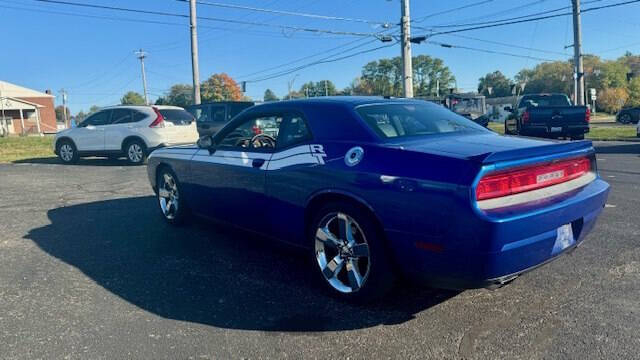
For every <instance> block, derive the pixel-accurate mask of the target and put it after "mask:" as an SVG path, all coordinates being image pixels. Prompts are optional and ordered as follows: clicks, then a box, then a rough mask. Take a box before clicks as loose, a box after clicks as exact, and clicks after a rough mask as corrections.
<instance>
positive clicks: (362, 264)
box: [308, 202, 395, 303]
mask: <svg viewBox="0 0 640 360" xmlns="http://www.w3.org/2000/svg"><path fill="white" fill-rule="evenodd" d="M341 233H342V235H341ZM383 236H384V235H383V234H382V232H381V230H380V229H379V226H378V225H377V223H376V222H375V219H374V218H373V215H371V214H370V213H369V212H368V211H366V210H364V209H362V208H360V207H358V206H356V205H354V204H351V203H349V202H332V203H328V204H325V205H324V206H322V207H321V208H320V209H319V210H318V211H316V212H315V216H314V217H313V220H312V221H311V223H310V226H309V230H308V239H309V240H310V242H311V245H312V246H311V255H312V256H311V260H312V262H313V268H314V272H315V273H316V275H317V276H316V277H317V279H318V281H319V282H320V283H322V284H323V285H322V286H324V287H325V288H326V289H327V290H328V291H329V292H330V293H331V295H333V296H335V297H338V298H340V299H342V300H346V301H350V302H354V303H367V302H371V301H374V300H377V299H379V298H381V297H383V296H384V295H385V294H387V293H388V292H389V290H391V288H392V287H393V285H394V281H395V273H394V269H393V266H392V263H391V259H390V258H389V255H388V254H389V252H388V251H387V249H386V243H385V241H384V237H383Z"/></svg>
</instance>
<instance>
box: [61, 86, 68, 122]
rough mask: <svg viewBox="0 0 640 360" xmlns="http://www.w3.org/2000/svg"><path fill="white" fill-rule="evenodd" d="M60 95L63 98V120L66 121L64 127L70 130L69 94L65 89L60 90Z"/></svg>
mask: <svg viewBox="0 0 640 360" xmlns="http://www.w3.org/2000/svg"><path fill="white" fill-rule="evenodd" d="M60 95H61V96H62V120H63V121H64V126H65V127H66V128H67V129H68V128H69V124H68V121H67V92H66V90H65V89H61V90H60Z"/></svg>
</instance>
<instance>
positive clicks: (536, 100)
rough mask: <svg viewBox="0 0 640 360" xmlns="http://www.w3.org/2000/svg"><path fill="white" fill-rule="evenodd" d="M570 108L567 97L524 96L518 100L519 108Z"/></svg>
mask: <svg viewBox="0 0 640 360" xmlns="http://www.w3.org/2000/svg"><path fill="white" fill-rule="evenodd" d="M526 106H533V107H538V106H571V103H570V102H569V98H568V97H567V95H525V96H523V97H522V100H520V106H518V107H521V108H522V107H526Z"/></svg>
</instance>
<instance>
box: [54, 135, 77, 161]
mask: <svg viewBox="0 0 640 360" xmlns="http://www.w3.org/2000/svg"><path fill="white" fill-rule="evenodd" d="M62 145H70V146H71V149H73V156H72V157H71V160H69V161H65V160H64V159H63V158H62V155H61V153H60V148H61V147H62ZM56 150H57V151H58V159H60V161H61V162H62V163H63V164H75V163H76V162H78V158H79V156H78V148H76V144H74V143H73V141H71V140H67V139H65V140H61V141H59V142H58V144H57V145H56Z"/></svg>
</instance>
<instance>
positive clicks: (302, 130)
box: [276, 114, 311, 149]
mask: <svg viewBox="0 0 640 360" xmlns="http://www.w3.org/2000/svg"><path fill="white" fill-rule="evenodd" d="M308 140H311V132H310V131H309V127H308V126H307V123H306V122H305V121H304V119H303V118H302V116H300V115H294V114H290V115H286V116H285V119H284V121H283V122H282V125H281V126H280V131H279V133H278V139H277V142H276V145H277V148H278V149H284V148H287V147H290V146H293V145H297V144H301V143H303V142H305V141H308Z"/></svg>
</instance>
